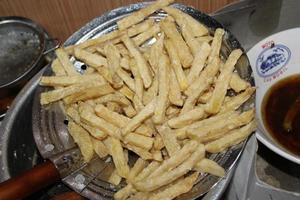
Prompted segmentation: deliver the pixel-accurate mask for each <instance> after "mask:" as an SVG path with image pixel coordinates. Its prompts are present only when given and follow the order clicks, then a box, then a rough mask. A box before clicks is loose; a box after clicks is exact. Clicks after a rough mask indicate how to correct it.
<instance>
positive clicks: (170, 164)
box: [149, 140, 198, 178]
mask: <svg viewBox="0 0 300 200" xmlns="http://www.w3.org/2000/svg"><path fill="white" fill-rule="evenodd" d="M197 145H198V143H197V142H196V141H193V140H190V141H189V142H188V143H187V144H185V145H184V146H183V147H182V149H180V150H179V151H178V152H177V153H176V154H175V155H173V156H171V157H170V158H169V159H167V160H165V161H164V162H163V163H162V164H161V165H160V166H159V167H158V168H157V169H156V170H155V171H153V172H152V173H151V174H150V176H149V177H150V178H151V177H158V176H160V175H162V174H163V173H166V172H168V171H170V170H173V169H175V168H176V167H177V166H178V165H180V164H181V163H183V162H184V161H185V160H186V159H187V158H188V157H189V156H190V155H191V154H192V153H193V152H194V151H195V150H196V148H197Z"/></svg>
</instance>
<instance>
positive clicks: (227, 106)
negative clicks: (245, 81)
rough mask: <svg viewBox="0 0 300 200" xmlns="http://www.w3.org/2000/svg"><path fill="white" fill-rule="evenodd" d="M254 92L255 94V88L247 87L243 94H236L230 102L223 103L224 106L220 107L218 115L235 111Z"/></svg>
mask: <svg viewBox="0 0 300 200" xmlns="http://www.w3.org/2000/svg"><path fill="white" fill-rule="evenodd" d="M254 92H255V88H254V87H249V88H247V89H246V90H245V91H244V92H242V93H240V94H238V95H237V96H234V97H230V100H229V101H227V102H225V103H224V105H223V106H222V108H221V110H220V113H225V112H228V111H231V110H236V109H237V108H239V107H240V106H241V105H242V104H243V103H244V102H246V101H247V100H248V99H249V98H250V97H251V95H252V94H253V93H254Z"/></svg>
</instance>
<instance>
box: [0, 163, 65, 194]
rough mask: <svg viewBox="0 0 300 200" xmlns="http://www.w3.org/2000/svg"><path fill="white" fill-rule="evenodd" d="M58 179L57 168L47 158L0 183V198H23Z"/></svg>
mask: <svg viewBox="0 0 300 200" xmlns="http://www.w3.org/2000/svg"><path fill="white" fill-rule="evenodd" d="M59 180H60V174H59V172H58V170H57V169H56V167H55V165H54V164H53V163H52V162H51V161H49V160H47V161H46V162H44V163H42V164H39V165H37V166H35V167H33V168H32V169H30V170H28V171H25V172H24V173H23V174H21V175H19V176H17V177H14V178H11V179H9V180H7V181H4V182H3V183H0V199H1V200H15V199H23V198H25V197H27V196H29V195H30V194H33V193H34V192H36V191H38V190H40V189H42V188H44V187H46V186H48V185H50V184H52V183H55V182H56V181H59Z"/></svg>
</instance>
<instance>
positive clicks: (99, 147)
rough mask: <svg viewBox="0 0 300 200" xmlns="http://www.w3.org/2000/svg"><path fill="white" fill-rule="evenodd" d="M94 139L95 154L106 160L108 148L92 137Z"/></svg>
mask: <svg viewBox="0 0 300 200" xmlns="http://www.w3.org/2000/svg"><path fill="white" fill-rule="evenodd" d="M91 139H92V144H93V148H94V151H95V153H96V154H97V155H98V156H99V157H100V158H105V157H106V156H107V155H108V154H109V152H108V149H107V148H106V146H105V145H104V144H103V142H102V141H101V140H97V139H95V138H93V137H91Z"/></svg>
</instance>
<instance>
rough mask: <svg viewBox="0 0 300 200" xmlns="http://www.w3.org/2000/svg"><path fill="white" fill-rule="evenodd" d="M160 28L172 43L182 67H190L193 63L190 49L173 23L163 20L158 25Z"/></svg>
mask: <svg viewBox="0 0 300 200" xmlns="http://www.w3.org/2000/svg"><path fill="white" fill-rule="evenodd" d="M160 26H161V29H162V31H163V32H164V33H165V34H166V36H167V37H168V38H170V40H171V42H172V43H173V45H174V47H175V49H176V51H177V53H178V57H179V59H180V62H181V64H182V66H183V67H184V68H187V67H190V66H191V64H192V62H193V55H192V54H191V52H190V49H189V48H188V46H187V45H186V43H185V41H184V40H183V38H182V36H181V34H180V33H179V32H178V31H177V28H176V25H175V23H173V22H170V21H167V20H164V21H162V22H161V23H160Z"/></svg>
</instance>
